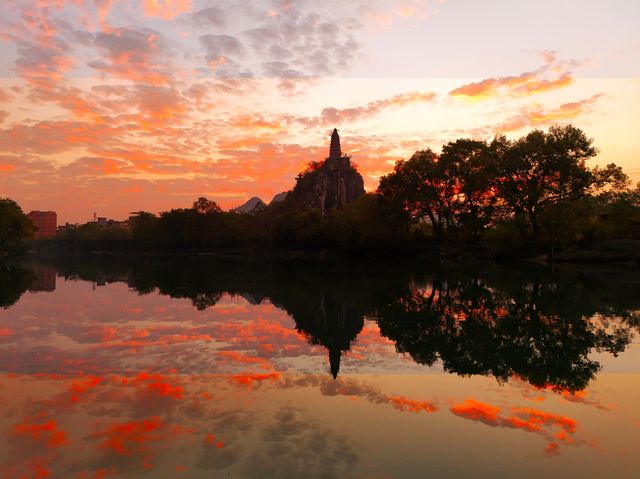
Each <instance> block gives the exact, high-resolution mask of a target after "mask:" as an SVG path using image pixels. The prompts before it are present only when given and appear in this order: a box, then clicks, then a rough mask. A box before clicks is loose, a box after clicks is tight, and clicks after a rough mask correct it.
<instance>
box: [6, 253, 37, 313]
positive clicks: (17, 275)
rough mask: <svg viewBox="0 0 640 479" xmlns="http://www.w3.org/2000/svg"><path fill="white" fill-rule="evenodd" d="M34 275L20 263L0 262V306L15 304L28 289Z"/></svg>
mask: <svg viewBox="0 0 640 479" xmlns="http://www.w3.org/2000/svg"><path fill="white" fill-rule="evenodd" d="M34 279H35V276H34V274H33V272H32V271H31V270H30V269H28V268H26V267H25V266H23V265H21V264H15V263H4V262H0V307H1V308H8V307H9V306H12V305H13V304H15V303H16V302H17V301H18V300H19V299H20V297H21V296H22V295H23V294H24V293H25V291H27V289H29V287H30V286H31V284H32V283H33V281H34Z"/></svg>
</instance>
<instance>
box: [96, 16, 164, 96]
mask: <svg viewBox="0 0 640 479" xmlns="http://www.w3.org/2000/svg"><path fill="white" fill-rule="evenodd" d="M168 44H169V43H168V41H167V40H166V39H165V38H164V36H163V35H162V34H161V33H160V32H158V31H155V30H151V29H142V30H134V29H130V28H116V29H112V30H109V31H107V32H101V33H98V34H97V35H96V39H95V46H96V48H98V50H100V51H102V52H103V53H104V55H105V56H106V60H102V59H101V60H95V61H92V62H89V64H88V65H89V66H90V67H91V68H94V69H96V70H98V71H100V72H103V73H106V74H109V75H113V76H116V77H119V78H124V79H127V80H132V81H136V82H141V83H146V84H151V85H162V84H167V83H169V82H171V81H172V79H173V75H172V73H171V66H170V64H169V59H170V58H171V51H170V49H169V46H168Z"/></svg>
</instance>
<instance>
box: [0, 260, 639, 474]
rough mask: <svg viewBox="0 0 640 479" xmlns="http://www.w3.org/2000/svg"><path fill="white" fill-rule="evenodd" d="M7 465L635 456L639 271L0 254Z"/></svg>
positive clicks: (359, 470) (604, 462)
mask: <svg viewBox="0 0 640 479" xmlns="http://www.w3.org/2000/svg"><path fill="white" fill-rule="evenodd" d="M0 306H2V309H0V403H1V408H0V411H1V415H0V416H1V417H0V458H1V460H0V464H1V465H0V477H2V478H14V477H15V478H22V477H29V478H31V477H35V478H44V477H50V478H107V477H138V476H140V477H160V478H164V477H166V478H179V477H184V478H205V477H206V478H215V477H225V478H226V477H231V478H234V477H235V478H301V477H304V478H361V479H365V478H367V479H382V478H393V479H398V478H425V477H445V478H468V477H474V478H494V479H495V478H540V477H545V478H567V477H582V478H591V477H615V478H631V477H634V478H635V477H637V473H638V467H639V466H640V459H639V458H640V345H639V344H638V343H639V340H638V333H639V326H638V325H639V324H640V274H639V273H638V272H635V273H634V272H629V271H622V272H620V271H597V270H593V271H570V270H556V271H551V270H549V269H547V268H542V267H533V266H524V265H521V266H512V267H508V268H507V267H498V266H459V265H458V266H455V265H453V266H449V267H440V268H435V267H434V266H432V265H427V264H425V265H421V264H419V261H414V262H412V263H402V264H399V263H393V262H376V261H371V262H369V263H330V262H316V261H278V262H254V261H239V260H214V259H211V258H207V257H203V258H199V259H197V260H193V259H191V260H172V261H168V260H157V259H149V258H142V259H140V258H137V259H132V258H123V257H117V256H116V257H102V256H96V257H93V258H89V259H86V258H85V259H83V260H77V261H68V260H67V261H60V260H58V261H53V262H47V261H44V260H39V261H31V262H25V263H9V264H2V263H0Z"/></svg>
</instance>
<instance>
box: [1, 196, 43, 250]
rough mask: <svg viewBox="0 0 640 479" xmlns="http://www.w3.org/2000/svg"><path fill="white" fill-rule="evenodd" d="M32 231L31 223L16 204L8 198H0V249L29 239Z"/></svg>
mask: <svg viewBox="0 0 640 479" xmlns="http://www.w3.org/2000/svg"><path fill="white" fill-rule="evenodd" d="M34 231H35V228H34V226H33V223H32V222H31V220H30V219H29V218H28V217H27V215H25V214H24V213H23V211H22V208H20V206H18V203H16V202H15V201H13V200H11V199H9V198H0V249H2V248H5V247H6V246H8V245H10V244H12V243H15V242H19V241H21V240H24V239H27V238H31V237H32V236H33V233H34Z"/></svg>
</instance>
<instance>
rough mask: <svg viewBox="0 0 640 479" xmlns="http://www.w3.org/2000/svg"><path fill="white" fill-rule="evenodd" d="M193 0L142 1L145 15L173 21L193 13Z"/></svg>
mask: <svg viewBox="0 0 640 479" xmlns="http://www.w3.org/2000/svg"><path fill="white" fill-rule="evenodd" d="M191 1H192V0H142V8H143V10H144V14H145V15H146V16H148V17H157V18H161V19H163V20H172V19H174V18H175V17H177V16H178V15H181V14H183V13H187V12H190V11H191Z"/></svg>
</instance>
